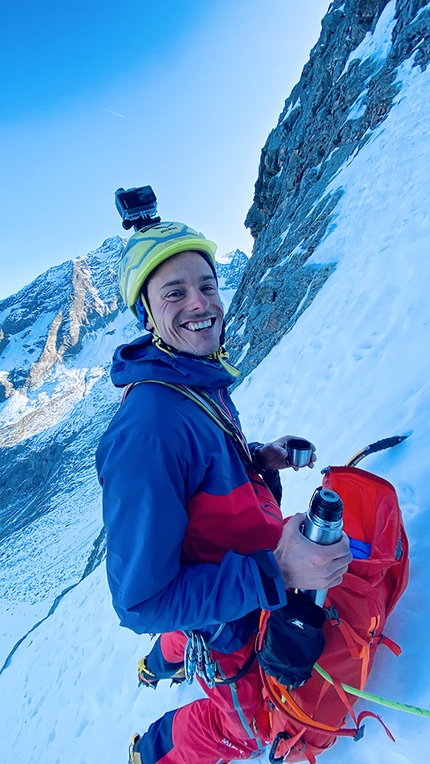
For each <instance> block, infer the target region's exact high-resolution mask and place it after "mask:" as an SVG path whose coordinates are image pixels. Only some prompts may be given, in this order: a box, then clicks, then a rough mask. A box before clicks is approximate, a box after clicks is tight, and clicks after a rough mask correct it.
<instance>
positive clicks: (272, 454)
mask: <svg viewBox="0 0 430 764" xmlns="http://www.w3.org/2000/svg"><path fill="white" fill-rule="evenodd" d="M289 438H297V435H283V437H282V438H278V440H274V441H273V442H272V443H266V444H265V445H264V446H262V447H261V448H259V449H258V451H257V460H258V463H259V464H260V466H261V467H263V468H264V469H266V470H282V469H284V468H285V467H292V465H291V464H289V462H288V453H287V450H286V449H285V448H284V446H285V442H286V441H287V440H288V439H289ZM316 460H317V457H316V454H315V446H312V456H311V461H310V462H309V464H308V465H307V466H308V467H310V469H313V466H314V463H315V462H316ZM299 469H300V468H299V467H293V470H294V471H295V472H297V470H299Z"/></svg>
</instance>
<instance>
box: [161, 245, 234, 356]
mask: <svg viewBox="0 0 430 764" xmlns="http://www.w3.org/2000/svg"><path fill="white" fill-rule="evenodd" d="M148 300H149V307H150V309H151V313H152V316H153V318H154V321H155V323H156V327H157V330H158V333H159V335H160V337H161V339H162V340H164V342H166V344H167V345H171V346H172V347H173V348H175V349H176V350H180V351H182V352H184V353H191V354H192V355H197V356H205V355H209V354H210V353H214V352H215V351H216V350H218V348H219V345H220V335H221V330H222V324H223V317H224V311H223V307H222V304H221V300H220V298H219V295H218V287H217V283H216V279H215V276H214V274H213V271H212V268H211V267H210V265H209V263H207V262H206V260H205V259H204V257H202V255H200V254H199V253H198V252H181V253H180V254H179V255H175V256H174V257H171V258H169V260H166V262H165V263H163V264H162V265H160V266H159V268H157V270H156V271H155V273H154V275H153V276H151V278H150V280H149V282H148ZM146 328H147V329H148V330H149V331H153V329H154V325H153V324H152V323H151V321H150V320H149V319H148V321H147V323H146Z"/></svg>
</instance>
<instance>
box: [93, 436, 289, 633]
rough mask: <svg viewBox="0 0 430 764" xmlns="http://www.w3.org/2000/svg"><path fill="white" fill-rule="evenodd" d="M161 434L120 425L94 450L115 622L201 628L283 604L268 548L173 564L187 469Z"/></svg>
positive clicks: (177, 558) (155, 628) (137, 627)
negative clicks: (212, 560) (215, 559)
mask: <svg viewBox="0 0 430 764" xmlns="http://www.w3.org/2000/svg"><path fill="white" fill-rule="evenodd" d="M191 466H192V468H194V467H195V465H191V464H189V463H187V458H186V457H185V456H184V455H183V453H181V451H180V449H178V448H176V449H175V448H174V447H173V446H172V443H171V442H169V441H168V438H167V437H164V438H163V437H160V436H158V435H157V436H155V435H149V434H147V433H142V432H139V431H136V430H134V431H130V430H126V431H123V432H119V433H117V434H116V435H115V436H114V437H109V436H104V437H103V438H102V441H101V443H100V446H99V449H98V452H97V468H98V473H99V479H100V482H101V484H102V487H103V519H104V523H105V528H106V540H107V573H108V582H109V587H110V590H111V593H112V599H113V605H114V608H115V610H116V612H117V613H118V615H119V618H120V620H121V624H122V625H123V626H127V627H128V628H130V629H133V631H136V632H137V633H150V632H154V633H160V632H166V631H175V630H177V629H180V630H187V629H199V628H200V629H201V628H204V627H206V626H207V625H209V624H219V623H226V622H229V621H234V620H236V619H238V618H241V617H242V616H244V615H246V614H247V613H250V612H251V611H253V610H255V609H256V608H259V607H260V608H264V609H273V608H278V607H280V606H281V605H283V604H284V603H285V591H284V586H283V583H282V578H281V575H280V572H279V568H278V566H277V564H276V562H275V559H274V556H273V554H272V552H270V551H269V550H261V551H259V552H257V553H256V554H255V555H251V556H243V555H240V554H238V553H236V552H234V551H230V552H228V553H227V554H226V555H225V557H224V558H223V560H222V562H221V563H220V564H219V565H218V564H212V563H202V564H197V565H183V564H181V550H182V542H183V539H184V536H185V532H186V528H187V523H188V516H187V513H186V510H185V506H186V502H187V488H188V474H189V469H190V468H191Z"/></svg>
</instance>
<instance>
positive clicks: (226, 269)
mask: <svg viewBox="0 0 430 764" xmlns="http://www.w3.org/2000/svg"><path fill="white" fill-rule="evenodd" d="M248 260H249V257H248V255H246V254H245V252H242V250H241V249H235V250H234V251H233V252H227V254H225V255H217V274H218V283H219V287H220V289H221V290H222V301H223V304H224V308H225V309H226V311H227V310H228V309H229V307H230V304H231V301H232V299H233V296H234V293H235V291H236V289H237V288H238V286H239V284H240V282H241V280H242V276H243V274H244V271H245V268H246V267H247V265H248Z"/></svg>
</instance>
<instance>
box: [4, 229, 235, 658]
mask: <svg viewBox="0 0 430 764" xmlns="http://www.w3.org/2000/svg"><path fill="white" fill-rule="evenodd" d="M123 248H124V240H123V239H122V238H121V237H119V236H116V237H113V238H110V239H107V240H106V241H105V242H104V243H103V244H102V246H101V247H100V248H99V249H97V250H95V251H94V252H91V253H89V254H88V255H86V256H85V257H78V258H77V259H76V260H74V261H68V262H66V263H63V264H62V265H60V266H58V267H55V268H51V269H50V270H48V271H47V272H46V273H44V274H42V275H41V276H39V277H38V278H37V279H36V280H35V281H33V282H32V283H31V284H29V285H28V286H27V287H25V288H24V289H22V290H21V291H20V292H18V294H16V295H12V296H11V297H9V298H7V299H6V300H3V301H2V302H0V327H1V329H0V337H1V341H0V380H1V386H0V393H1V397H0V401H1V402H0V470H1V475H2V480H1V484H0V521H1V524H0V544H1V553H2V561H3V570H4V575H3V576H2V577H1V580H0V607H1V612H2V613H3V615H2V623H3V634H2V640H1V642H0V665H1V663H2V661H3V660H4V659H5V657H6V656H7V654H8V651H9V649H11V648H13V646H14V644H15V642H16V641H17V639H19V638H21V637H22V635H23V633H25V631H26V630H27V627H28V628H30V627H31V626H33V624H34V623H35V622H36V621H37V620H38V619H39V617H43V616H44V615H45V614H46V613H47V612H48V610H49V608H50V607H51V605H52V602H53V600H54V598H55V597H56V596H57V595H58V594H60V593H61V591H62V590H63V589H64V588H67V587H69V586H70V585H71V584H74V583H76V582H77V581H79V579H80V578H81V576H82V575H83V574H84V573H85V575H87V574H88V573H89V572H91V570H92V569H93V568H94V566H95V565H96V564H97V563H98V562H99V561H100V556H101V555H102V554H103V548H104V535H103V529H102V527H101V518H100V493H99V488H98V485H97V481H96V476H95V468H94V453H95V449H96V446H97V442H98V440H99V438H100V435H101V433H102V432H103V430H104V429H106V427H107V424H108V422H109V420H110V419H111V417H112V416H113V413H114V411H115V410H116V408H117V406H118V403H119V399H120V393H119V392H118V391H117V390H115V389H114V388H113V387H112V385H111V383H110V378H109V369H110V362H111V358H112V354H113V351H114V349H115V347H116V346H117V345H119V344H121V343H122V342H126V341H128V340H131V339H134V337H136V336H137V335H138V334H139V333H141V331H142V330H141V327H140V326H139V324H138V322H137V321H136V320H135V319H134V318H133V316H132V314H131V313H130V312H129V311H128V310H126V309H125V305H124V303H123V302H122V300H121V297H120V295H119V291H118V284H117V269H118V262H119V259H120V257H121V253H122V251H123ZM243 258H245V260H243ZM225 260H226V262H224V263H223V264H222V265H221V266H220V270H222V277H221V278H220V287H221V295H222V299H223V302H224V303H225V304H226V305H227V306H228V304H229V302H230V300H231V297H232V294H233V293H234V285H236V286H237V281H238V279H239V277H240V272H241V270H243V267H244V265H245V261H246V262H247V258H246V256H245V255H244V254H243V253H241V252H239V251H238V250H237V251H236V252H235V253H234V254H232V256H231V257H227V258H225ZM224 282H226V287H224ZM35 558H37V559H38V565H37V566H34V565H32V564H31V561H32V560H34V559H35ZM29 605H30V606H31V608H30V610H28V606H29ZM23 607H24V608H25V609H26V612H27V618H24V615H22V616H21V617H20V618H18V615H19V614H20V613H21V612H22V609H23Z"/></svg>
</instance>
